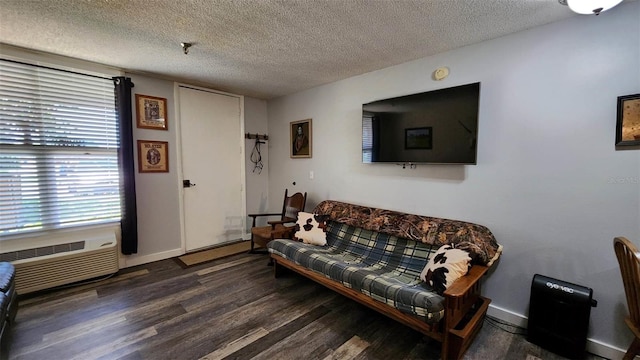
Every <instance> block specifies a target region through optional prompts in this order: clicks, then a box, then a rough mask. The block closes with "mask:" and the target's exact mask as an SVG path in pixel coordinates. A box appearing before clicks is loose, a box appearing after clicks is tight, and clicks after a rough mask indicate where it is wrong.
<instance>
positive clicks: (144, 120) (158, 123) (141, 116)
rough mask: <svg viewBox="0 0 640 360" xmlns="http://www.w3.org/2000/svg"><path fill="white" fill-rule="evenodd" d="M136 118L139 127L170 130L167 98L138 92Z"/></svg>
mask: <svg viewBox="0 0 640 360" xmlns="http://www.w3.org/2000/svg"><path fill="white" fill-rule="evenodd" d="M136 119H137V121H136V125H137V126H138V128H141V129H155V130H168V129H169V128H168V124H167V121H168V120H167V99H165V98H159V97H155V96H149V95H141V94H136Z"/></svg>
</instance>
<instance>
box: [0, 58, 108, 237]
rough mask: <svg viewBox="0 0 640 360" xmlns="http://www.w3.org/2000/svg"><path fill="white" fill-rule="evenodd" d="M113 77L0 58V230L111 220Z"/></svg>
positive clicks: (22, 230) (9, 230) (59, 226)
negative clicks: (107, 77)
mask: <svg viewBox="0 0 640 360" xmlns="http://www.w3.org/2000/svg"><path fill="white" fill-rule="evenodd" d="M118 146H119V144H118V132H117V123H116V113H115V100H114V90H113V82H112V80H111V79H106V78H100V77H96V76H92V75H84V74H79V73H73V72H68V71H63V70H57V69H52V68H45V67H38V66H34V65H29V64H23V63H19V62H13V61H9V60H4V59H0V185H1V186H0V236H3V235H9V234H15V233H22V232H29V231H38V230H47V229H55V228H63V227H70V226H78V225H87V224H95V223H102V222H112V221H118V220H119V219H120V186H119V173H118Z"/></svg>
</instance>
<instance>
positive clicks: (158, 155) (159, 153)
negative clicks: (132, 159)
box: [138, 140, 169, 173]
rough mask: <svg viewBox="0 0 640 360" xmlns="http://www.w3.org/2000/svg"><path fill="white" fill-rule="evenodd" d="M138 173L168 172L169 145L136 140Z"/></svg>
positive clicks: (160, 142)
mask: <svg viewBox="0 0 640 360" xmlns="http://www.w3.org/2000/svg"><path fill="white" fill-rule="evenodd" d="M138 172H141V173H160V172H169V143H168V142H166V141H152V140H138Z"/></svg>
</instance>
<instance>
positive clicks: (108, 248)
mask: <svg viewBox="0 0 640 360" xmlns="http://www.w3.org/2000/svg"><path fill="white" fill-rule="evenodd" d="M79 244H80V245H79ZM65 245H68V246H67V248H71V249H72V250H64V251H62V252H58V253H54V254H50V255H45V256H35V257H30V258H27V259H23V260H16V261H13V265H14V266H15V268H16V290H17V292H18V294H27V293H31V292H34V291H39V290H44V289H50V288H54V287H57V286H61V285H67V284H71V283H74V282H77V281H82V280H88V279H92V278H95V277H99V276H105V275H110V274H115V273H116V272H118V247H117V241H116V238H115V234H111V235H109V236H106V237H99V238H92V239H87V240H83V241H75V242H73V243H69V244H59V245H55V246H53V247H52V248H55V249H61V248H65ZM32 250H33V249H32ZM24 251H25V250H22V252H24ZM36 252H37V251H36ZM3 255H7V254H3Z"/></svg>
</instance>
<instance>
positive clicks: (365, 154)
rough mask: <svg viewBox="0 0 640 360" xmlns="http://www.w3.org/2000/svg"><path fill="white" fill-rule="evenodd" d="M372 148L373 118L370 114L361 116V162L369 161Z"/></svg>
mask: <svg viewBox="0 0 640 360" xmlns="http://www.w3.org/2000/svg"><path fill="white" fill-rule="evenodd" d="M372 150H373V119H372V117H371V116H363V117H362V162H363V163H370V162H371V160H372Z"/></svg>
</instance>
